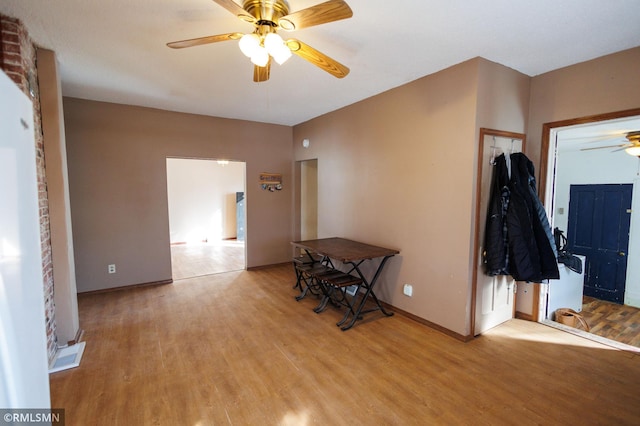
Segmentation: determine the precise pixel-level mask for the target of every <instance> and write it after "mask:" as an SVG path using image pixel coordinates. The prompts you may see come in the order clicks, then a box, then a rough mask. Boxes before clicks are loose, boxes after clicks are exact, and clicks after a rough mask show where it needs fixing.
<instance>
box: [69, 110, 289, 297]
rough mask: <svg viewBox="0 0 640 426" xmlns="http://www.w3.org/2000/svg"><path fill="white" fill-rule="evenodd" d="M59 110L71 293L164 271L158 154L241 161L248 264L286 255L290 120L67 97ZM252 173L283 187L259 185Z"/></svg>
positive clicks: (162, 173)
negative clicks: (276, 177)
mask: <svg viewBox="0 0 640 426" xmlns="http://www.w3.org/2000/svg"><path fill="white" fill-rule="evenodd" d="M64 111H65V127H66V136H67V154H68V164H69V186H70V193H71V213H72V222H73V238H74V246H75V262H76V272H77V274H76V278H77V287H78V291H79V292H85V291H91V290H98V289H105V288H112V287H120V286H126V285H133V284H141V283H149V282H157V281H165V280H170V279H171V257H170V249H169V221H168V213H167V209H168V207H167V181H166V157H193V158H228V159H230V160H237V161H244V162H246V164H247V166H246V167H247V168H246V173H247V176H246V178H247V198H246V199H247V204H246V207H247V239H246V241H247V266H248V267H255V266H261V265H267V264H273V263H279V262H285V261H287V260H289V259H290V256H291V250H290V244H289V241H290V240H291V198H292V195H291V194H292V192H291V179H290V176H291V164H292V161H293V159H292V153H291V141H292V139H291V128H290V127H286V126H277V125H271V124H262V123H253V122H246V121H239V120H228V119H221V118H213V117H205V116H198V115H191V114H181V113H175V112H169V111H161V110H155V109H149V108H141V107H134V106H125V105H116V104H110V103H102V102H93V101H86V100H80V99H74V98H65V99H64ZM260 172H273V173H282V174H283V185H284V189H283V190H282V191H276V192H269V191H263V190H262V189H261V188H260V185H259V183H258V182H259V173H260ZM112 263H114V264H116V269H117V273H116V274H108V273H107V265H108V264H112Z"/></svg>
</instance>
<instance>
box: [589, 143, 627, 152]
mask: <svg viewBox="0 0 640 426" xmlns="http://www.w3.org/2000/svg"><path fill="white" fill-rule="evenodd" d="M629 146H630V145H629V144H624V145H607V146H595V147H593V148H582V149H581V150H580V151H592V150H594V149H607V148H619V149H615V150H614V151H620V150H622V149H624V148H628V147H629Z"/></svg>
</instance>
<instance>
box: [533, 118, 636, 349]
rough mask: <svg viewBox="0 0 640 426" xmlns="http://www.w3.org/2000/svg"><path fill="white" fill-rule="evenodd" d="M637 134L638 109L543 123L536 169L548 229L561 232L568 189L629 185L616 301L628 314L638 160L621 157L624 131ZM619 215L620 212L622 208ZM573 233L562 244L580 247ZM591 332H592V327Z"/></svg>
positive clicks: (632, 299)
mask: <svg viewBox="0 0 640 426" xmlns="http://www.w3.org/2000/svg"><path fill="white" fill-rule="evenodd" d="M638 129H640V109H634V110H628V111H621V112H616V113H610V114H602V115H598V116H590V117H582V118H577V119H572V120H564V121H560V122H553V123H546V124H545V125H544V126H543V138H542V150H541V164H540V192H541V199H543V200H544V201H545V203H544V204H545V207H546V208H547V214H548V215H549V218H550V221H551V223H552V227H554V228H559V229H560V230H562V231H564V232H565V233H567V231H568V228H570V227H571V226H572V225H570V220H571V217H570V216H571V213H572V209H571V207H570V200H571V199H572V198H573V201H574V204H575V203H576V202H577V201H576V197H578V195H576V194H573V195H572V194H571V187H572V186H574V187H575V186H576V185H606V184H616V185H620V184H624V185H630V187H631V197H632V201H631V202H632V206H631V209H630V210H631V213H630V218H629V219H630V227H629V230H628V232H627V234H628V237H629V247H628V251H627V252H626V256H625V257H626V258H627V264H628V267H627V269H626V272H625V273H624V274H623V281H626V283H627V286H626V288H625V292H624V295H621V296H620V299H621V300H620V303H624V307H629V309H631V310H633V309H636V310H637V309H638V308H640V281H639V278H640V262H638V260H640V213H638V212H640V205H639V201H640V200H639V199H638V198H639V196H640V194H639V192H640V159H638V158H637V157H634V156H631V155H629V154H627V153H626V152H625V151H624V145H625V144H626V143H628V141H627V140H626V139H625V134H626V132H630V131H634V130H638ZM584 200H586V198H585V199H584ZM584 200H583V201H584ZM583 207H584V206H583ZM624 210H625V212H626V210H627V209H624ZM571 232H574V231H571ZM579 234H580V235H578V232H577V228H576V230H575V234H574V235H572V236H569V235H567V237H568V240H570V241H568V244H573V245H574V246H575V245H576V244H580V241H578V240H580V236H581V235H584V232H582V231H581V232H580V233H579ZM569 247H571V246H569ZM574 249H575V247H574ZM586 263H587V262H585V264H586ZM585 269H586V267H585ZM618 272H620V271H618ZM583 284H584V283H583ZM608 285H609V284H608ZM599 286H600V285H599ZM583 288H584V286H583ZM548 297H549V295H548V294H546V295H545V294H542V295H541V298H540V300H541V304H542V306H543V307H544V306H546V307H548V306H551V305H553V303H552V301H551V300H550V299H549V298H548ZM545 298H546V304H545ZM587 299H588V300H590V301H593V300H597V301H598V302H601V300H599V299H593V298H587V297H586V296H584V297H583V299H582V300H581V302H582V303H583V305H584V306H585V307H588V306H590V305H592V303H587ZM602 303H605V302H602ZM583 305H581V306H583ZM541 313H542V314H543V316H542V318H551V317H552V312H549V311H548V310H547V312H546V315H544V313H545V312H544V310H542V312H541ZM586 315H587V313H586V312H585V316H586ZM592 332H593V333H596V331H595V330H593V327H592ZM608 338H611V337H608Z"/></svg>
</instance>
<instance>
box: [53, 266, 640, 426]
mask: <svg viewBox="0 0 640 426" xmlns="http://www.w3.org/2000/svg"><path fill="white" fill-rule="evenodd" d="M293 280H294V273H293V269H292V267H291V265H279V266H274V267H269V268H265V269H261V270H252V271H238V272H229V273H223V274H215V275H208V276H206V277H200V278H194V279H185V280H181V281H177V282H175V283H174V284H168V285H163V286H157V287H144V288H135V289H130V290H123V291H117V292H110V293H101V294H87V295H82V294H80V295H79V300H78V302H79V310H80V324H81V327H82V328H83V329H84V330H85V335H84V336H85V337H84V340H85V341H86V342H87V344H86V350H85V352H84V357H83V359H82V362H81V365H80V367H78V368H75V369H72V370H67V371H63V372H59V373H55V374H52V375H51V395H52V406H53V407H57V408H65V409H66V421H67V425H69V426H71V425H89V424H91V425H152V424H153V425H189V426H201V425H311V424H315V425H426V424H437V425H439V424H446V425H451V424H473V425H499V424H518V425H529V424H536V425H553V424H558V425H559V424H573V423H580V424H584V425H589V424H615V425H622V424H629V425H631V424H636V425H637V424H638V423H639V422H640V392H638V383H640V356H639V355H638V354H632V353H630V352H624V351H618V350H614V349H612V348H610V347H607V346H603V345H600V344H598V343H596V342H592V341H590V340H587V339H583V338H580V337H578V336H574V335H571V334H568V333H564V332H562V331H559V330H556V329H554V328H551V327H547V326H544V325H542V324H537V323H532V322H526V321H521V320H512V321H509V322H508V323H505V324H503V325H501V326H498V327H496V328H494V329H493V330H491V331H489V332H488V333H486V334H485V335H483V336H481V337H479V338H476V339H475V340H473V341H471V342H468V343H462V342H460V341H458V340H456V339H453V338H452V337H449V336H446V335H444V334H442V333H440V332H437V331H435V330H433V329H430V328H429V327H427V326H424V325H421V324H419V323H416V322H415V321H412V320H410V319H408V318H406V317H403V316H402V315H399V314H396V315H394V316H393V317H388V318H387V317H380V316H378V314H375V313H374V314H372V315H373V316H371V317H367V318H366V320H365V321H364V322H360V323H358V324H357V325H356V326H355V327H354V328H353V329H351V330H349V331H346V332H342V331H340V330H339V328H338V327H336V326H335V322H336V321H337V320H338V319H339V318H340V317H341V313H340V312H338V311H337V310H334V308H330V309H327V310H326V311H325V312H323V313H321V314H315V313H314V312H313V311H312V307H314V306H315V305H316V303H317V301H316V300H314V299H311V298H310V299H304V300H302V301H300V302H296V301H295V300H294V296H295V295H296V294H297V291H296V290H294V289H292V284H293Z"/></svg>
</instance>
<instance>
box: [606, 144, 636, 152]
mask: <svg viewBox="0 0 640 426" xmlns="http://www.w3.org/2000/svg"><path fill="white" fill-rule="evenodd" d="M617 146H619V148H618V149H614V150H613V151H611V152H618V151H623V150H625V149H627V148H631V147H632V146H636V145H634V144H632V143H628V144H625V145H617Z"/></svg>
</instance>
